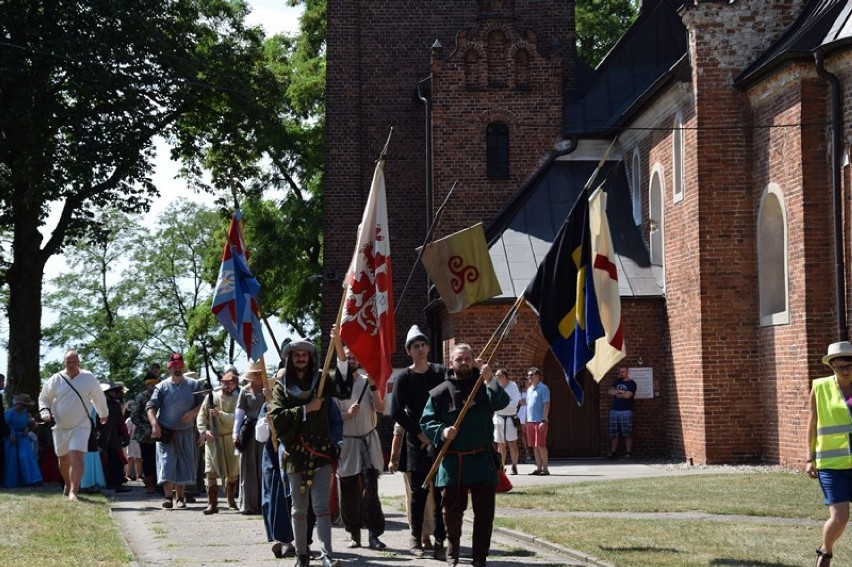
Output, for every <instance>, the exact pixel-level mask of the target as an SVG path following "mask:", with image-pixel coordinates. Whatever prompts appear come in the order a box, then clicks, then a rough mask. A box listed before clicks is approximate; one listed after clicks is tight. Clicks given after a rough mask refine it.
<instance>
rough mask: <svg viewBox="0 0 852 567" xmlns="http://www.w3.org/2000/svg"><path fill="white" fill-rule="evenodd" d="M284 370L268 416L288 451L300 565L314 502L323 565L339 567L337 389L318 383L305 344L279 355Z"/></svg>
mask: <svg viewBox="0 0 852 567" xmlns="http://www.w3.org/2000/svg"><path fill="white" fill-rule="evenodd" d="M281 366H283V374H284V375H283V376H281V377H280V379H279V380H278V382H277V383H276V384H275V388H274V389H273V391H272V401H271V402H270V404H269V412H268V413H269V415H270V416H272V425H273V429H274V431H275V432H276V435H277V436H278V440H279V441H280V442H281V443H282V444H283V445H284V447H285V458H284V462H283V463H282V469H283V470H284V471H285V472H286V473H287V477H288V478H289V480H290V486H291V487H292V498H293V508H292V513H291V520H292V524H293V534H294V535H295V545H296V565H297V567H307V565H308V561H309V556H308V521H307V514H308V506H309V504H310V503H311V502H312V503H313V507H314V514H315V515H316V521H317V523H316V528H317V535H318V539H319V540H320V553H321V557H322V565H323V567H339V566H340V562H339V561H337V560H334V559H332V558H331V554H332V545H331V511H330V509H329V492H330V488H331V480H332V474H333V470H332V463H333V461H334V460H335V457H336V451H335V443H334V442H333V441H332V435H331V425H330V421H329V411H330V410H329V406H330V405H331V404H329V401H330V397H331V395H332V390H333V389H334V388H333V385H332V384H325V383H323V382H322V381H320V372H319V369H318V368H317V348H316V346H315V345H314V344H313V343H312V342H311V341H309V340H307V339H297V340H295V341H292V342H290V343H288V344H286V345H285V346H284V347H283V348H282V349H281ZM280 372H281V370H279V373H280Z"/></svg>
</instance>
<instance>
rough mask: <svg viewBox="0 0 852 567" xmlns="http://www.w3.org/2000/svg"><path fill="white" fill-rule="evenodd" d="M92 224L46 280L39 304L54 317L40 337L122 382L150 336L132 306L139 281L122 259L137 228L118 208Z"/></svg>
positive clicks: (102, 375) (103, 375)
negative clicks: (48, 288)
mask: <svg viewBox="0 0 852 567" xmlns="http://www.w3.org/2000/svg"><path fill="white" fill-rule="evenodd" d="M96 226H97V230H93V231H91V232H90V233H89V235H87V236H86V237H85V238H84V239H83V240H81V241H80V242H78V243H77V245H76V246H75V247H73V248H69V249H67V250H66V254H65V259H66V269H65V270H63V271H62V273H61V274H60V275H59V276H57V277H56V278H54V279H53V280H52V281H51V284H52V287H53V291H49V292H47V293H46V294H45V301H44V303H45V306H46V307H48V308H49V309H51V310H52V311H53V312H54V313H55V314H56V315H57V320H56V322H55V323H53V324H52V325H49V326H47V327H46V328H45V329H44V331H43V340H44V342H45V344H47V345H49V346H52V347H55V348H58V349H61V350H65V349H69V348H74V349H76V350H77V351H79V353H80V356H81V359H82V360H83V361H84V363H85V367H86V368H88V369H89V370H92V371H93V372H94V373H95V375H96V376H98V377H100V378H105V379H111V380H124V381H127V380H129V379H130V377H131V376H132V369H133V368H134V367H136V366H138V365H139V363H140V357H141V356H142V354H143V353H144V352H145V351H146V350H147V349H148V345H149V343H150V341H151V339H152V336H151V335H150V334H149V333H148V332H147V321H146V320H145V318H144V316H142V315H141V314H140V313H139V311H138V310H137V309H136V308H135V306H136V300H137V298H138V297H140V296H142V295H144V294H143V291H142V289H141V286H142V285H143V280H142V279H140V278H137V277H136V275H135V274H134V273H133V271H132V266H130V265H128V262H127V260H126V255H127V251H128V250H129V249H130V247H131V246H132V245H133V242H134V241H135V240H136V239H137V238H138V237H139V236H138V235H139V230H140V229H139V227H138V226H137V225H136V224H134V223H133V222H132V221H131V219H130V217H128V215H126V214H124V213H121V212H118V211H112V212H109V213H106V214H104V215H102V218H99V219H98V222H97V223H96Z"/></svg>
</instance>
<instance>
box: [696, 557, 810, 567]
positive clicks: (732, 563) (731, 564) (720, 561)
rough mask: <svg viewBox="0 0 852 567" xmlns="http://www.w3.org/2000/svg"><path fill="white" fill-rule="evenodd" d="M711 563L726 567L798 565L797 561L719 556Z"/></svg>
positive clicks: (791, 566) (782, 566) (787, 566)
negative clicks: (785, 561) (779, 561)
mask: <svg viewBox="0 0 852 567" xmlns="http://www.w3.org/2000/svg"><path fill="white" fill-rule="evenodd" d="M710 565H724V566H726V567H797V565H798V564H797V563H768V562H766V561H754V560H751V561H744V560H742V559H725V558H717V559H714V560H712V561H711V562H710Z"/></svg>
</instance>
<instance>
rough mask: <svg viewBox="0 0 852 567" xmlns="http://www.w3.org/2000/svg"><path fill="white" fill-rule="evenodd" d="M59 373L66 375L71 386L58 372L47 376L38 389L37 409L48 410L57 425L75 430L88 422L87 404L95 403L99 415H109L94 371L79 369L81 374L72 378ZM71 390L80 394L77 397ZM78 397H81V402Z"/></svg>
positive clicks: (89, 406) (104, 416) (103, 416)
mask: <svg viewBox="0 0 852 567" xmlns="http://www.w3.org/2000/svg"><path fill="white" fill-rule="evenodd" d="M61 374H63V375H65V378H67V379H68V382H71V385H72V386H73V388H72V387H71V386H69V385H68V382H66V381H65V380H64V379H63V378H62V376H61V375H60V374H59V373H57V374H54V375H53V376H51V377H50V378H48V379H47V382H45V383H44V387H43V388H42V389H41V394H39V396H38V407H39V411H41V410H42V409H49V410H50V413H51V414H52V415H53V419H54V421H55V422H56V427H58V428H59V429H74V428H77V427H82V426H83V425H85V424H87V423H88V421H89V409H90V408H91V405H90V404H94V406H95V409H96V410H97V411H98V416H100V417H102V418H106V417H107V416H108V415H109V409H108V408H107V403H106V397H105V396H104V393H103V390H101V385H100V383H99V382H98V380H97V378H95V376H94V374H92V373H91V372H89V371H88V370H80V373H79V374H77V375H76V376H74V378H71V377H70V376H68V375H67V374H65V372H62V373H61ZM74 390H76V391H77V392H78V393H79V394H80V397H79V398H78V397H77V394H75V393H74ZM80 398H83V401H82V403H81V402H80ZM84 405H85V407H84Z"/></svg>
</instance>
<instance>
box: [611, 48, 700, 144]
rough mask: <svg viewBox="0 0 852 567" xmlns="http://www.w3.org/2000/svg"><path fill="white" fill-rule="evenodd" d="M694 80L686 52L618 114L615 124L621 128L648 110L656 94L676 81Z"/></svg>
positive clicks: (617, 127)
mask: <svg viewBox="0 0 852 567" xmlns="http://www.w3.org/2000/svg"><path fill="white" fill-rule="evenodd" d="M691 80H692V70H691V68H690V66H689V56H688V54H686V53H684V54H683V56H682V57H681V58H680V59H678V60H677V61H675V64H674V65H672V66H671V67H670V68H669V70H668V71H666V72H665V73H663V74H662V75H660V78H659V79H657V80H656V81H654V82H653V83H652V84H651V85H650V86H649V87H648V88H647V89H645V92H643V93H642V94H641V95H639V96H638V97H636V99H635V100H634V101H633V102H632V103H631V104H630V106H628V107H627V108H626V109H625V110H624V112H621V113H620V114H619V115H618V119H617V120H616V121H615V123H614V124H613V126H614V127H615V128H616V129H619V130H620V127H622V126H624V125H626V124H630V123H631V122H633V120H634V119H635V118H636V117H637V116H638V115H639V114H641V113H642V112H644V111H645V110H646V108H647V107H648V104H649V103H650V102H652V101H653V100H654V99H655V98H656V96H657V95H658V94H659V93H661V92H662V91H664V90H666V89H667V88H669V87H670V86H671V85H673V84H675V83H685V82H689V81H691Z"/></svg>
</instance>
